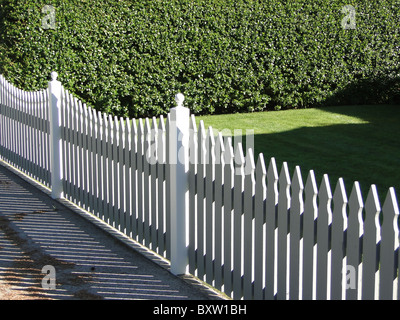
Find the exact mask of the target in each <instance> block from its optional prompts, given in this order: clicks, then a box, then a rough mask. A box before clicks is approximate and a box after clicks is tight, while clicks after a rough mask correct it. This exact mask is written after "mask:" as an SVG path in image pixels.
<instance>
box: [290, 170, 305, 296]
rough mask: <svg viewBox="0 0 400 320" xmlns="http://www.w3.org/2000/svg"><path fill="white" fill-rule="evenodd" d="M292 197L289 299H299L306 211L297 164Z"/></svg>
mask: <svg viewBox="0 0 400 320" xmlns="http://www.w3.org/2000/svg"><path fill="white" fill-rule="evenodd" d="M291 187H292V198H291V205H290V218H289V221H290V225H289V231H290V250H289V252H290V258H289V261H290V265H289V299H290V300H298V299H299V285H300V282H299V280H300V239H301V234H302V231H303V230H302V229H301V225H302V223H301V219H302V214H303V211H304V200H303V191H304V185H303V179H302V177H301V171H300V167H299V166H296V168H295V172H294V175H293V179H292V186H291Z"/></svg>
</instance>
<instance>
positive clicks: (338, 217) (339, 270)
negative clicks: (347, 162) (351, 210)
mask: <svg viewBox="0 0 400 320" xmlns="http://www.w3.org/2000/svg"><path fill="white" fill-rule="evenodd" d="M347 203H348V200H347V194H346V189H345V185H344V181H343V179H342V178H339V180H338V183H337V184H336V188H335V192H334V194H333V204H334V209H333V212H332V240H331V255H332V260H331V279H332V280H331V300H342V299H343V298H344V288H345V286H344V285H343V284H344V282H343V280H344V278H345V277H343V270H345V267H346V266H345V264H344V245H345V242H344V241H345V238H344V237H345V235H344V231H345V230H346V228H347Z"/></svg>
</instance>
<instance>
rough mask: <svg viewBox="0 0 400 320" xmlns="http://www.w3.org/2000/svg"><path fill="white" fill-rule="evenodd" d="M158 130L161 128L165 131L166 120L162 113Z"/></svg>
mask: <svg viewBox="0 0 400 320" xmlns="http://www.w3.org/2000/svg"><path fill="white" fill-rule="evenodd" d="M158 130H161V131H162V132H164V131H165V122H164V116H163V115H160V119H159V121H158Z"/></svg>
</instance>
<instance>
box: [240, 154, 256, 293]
mask: <svg viewBox="0 0 400 320" xmlns="http://www.w3.org/2000/svg"><path fill="white" fill-rule="evenodd" d="M245 161H246V162H245V168H246V170H245V177H244V193H243V251H244V252H243V259H244V261H243V264H244V266H243V274H244V275H243V282H244V283H243V299H245V300H249V299H253V281H254V240H255V239H254V210H255V208H254V195H255V184H256V181H255V169H256V166H255V162H254V155H253V149H251V148H248V149H247V153H246V159H245Z"/></svg>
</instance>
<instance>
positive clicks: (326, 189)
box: [316, 174, 332, 300]
mask: <svg viewBox="0 0 400 320" xmlns="http://www.w3.org/2000/svg"><path fill="white" fill-rule="evenodd" d="M318 199H319V206H318V218H317V291H316V294H317V300H327V298H328V289H330V281H329V279H330V273H329V274H328V262H330V254H329V250H330V248H329V243H330V225H331V223H332V209H331V202H332V192H331V186H330V183H329V178H328V175H326V174H324V176H323V178H322V183H321V186H320V188H319V192H318ZM329 269H330V268H329ZM329 271H330V270H329Z"/></svg>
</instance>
